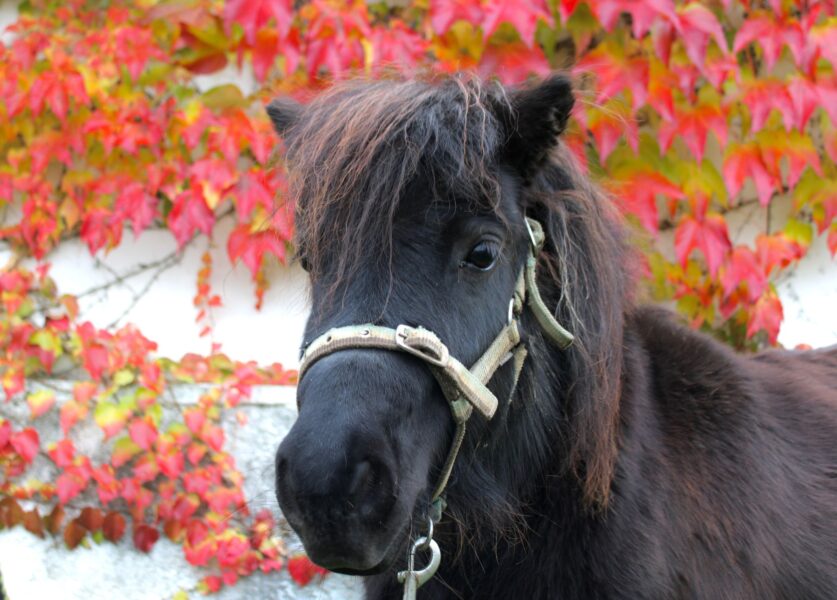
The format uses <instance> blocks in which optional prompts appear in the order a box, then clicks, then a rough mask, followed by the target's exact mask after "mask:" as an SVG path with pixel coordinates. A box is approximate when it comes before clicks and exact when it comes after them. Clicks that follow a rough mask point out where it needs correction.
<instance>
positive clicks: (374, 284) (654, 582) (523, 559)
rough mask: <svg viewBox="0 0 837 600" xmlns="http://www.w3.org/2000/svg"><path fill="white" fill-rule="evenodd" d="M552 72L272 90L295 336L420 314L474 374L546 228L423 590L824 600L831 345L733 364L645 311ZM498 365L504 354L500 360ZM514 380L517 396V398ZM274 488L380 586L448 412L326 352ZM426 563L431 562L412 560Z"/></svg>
mask: <svg viewBox="0 0 837 600" xmlns="http://www.w3.org/2000/svg"><path fill="white" fill-rule="evenodd" d="M572 105H573V96H572V90H571V87H570V84H569V82H568V80H567V79H566V78H563V77H561V76H555V77H552V78H549V79H547V80H545V81H543V82H542V83H540V84H539V85H536V86H530V87H524V88H519V89H506V88H503V87H502V86H500V85H499V84H494V83H491V84H489V83H481V82H479V81H477V80H469V79H466V78H450V79H446V80H443V81H436V82H420V81H409V82H395V81H385V82H377V83H369V82H365V83H364V82H355V83H349V84H343V85H339V86H336V87H335V88H334V89H332V90H331V91H330V92H328V93H326V94H324V95H323V96H321V97H320V98H318V99H317V100H316V101H314V102H313V103H311V104H310V105H307V106H305V107H302V106H300V105H298V104H296V103H294V102H293V101H290V100H277V101H275V102H273V103H272V104H271V105H270V106H269V108H268V112H269V114H270V116H271V118H272V120H273V123H274V125H275V127H276V129H277V131H278V132H279V133H280V134H281V135H282V136H283V138H284V142H285V146H286V159H287V166H288V171H289V174H290V178H291V190H292V192H293V195H294V198H295V200H296V202H297V208H296V210H297V231H298V239H297V244H298V250H299V254H300V257H301V260H302V264H303V266H304V267H305V268H306V269H307V270H308V271H309V273H310V275H311V286H312V301H313V312H312V315H311V317H310V319H309V322H308V325H307V328H306V333H305V341H306V343H310V342H311V340H313V339H314V338H316V337H318V336H320V335H321V334H322V333H323V332H325V331H327V330H329V329H330V328H333V327H337V326H346V325H351V324H362V323H375V324H379V325H383V326H387V327H395V326H396V325H398V324H401V323H405V324H408V325H422V326H424V327H426V328H428V329H430V330H432V331H434V332H435V333H436V334H437V335H438V336H439V337H440V338H441V340H442V341H443V342H444V343H445V344H446V345H447V346H448V348H449V349H450V351H451V354H452V355H453V356H455V357H456V358H458V359H459V360H460V361H462V362H463V363H464V364H466V365H470V364H472V362H473V361H474V360H476V359H477V357H479V356H480V355H481V354H482V353H483V351H484V350H485V349H486V346H487V345H488V344H489V343H490V342H491V340H492V339H493V338H494V336H495V335H496V334H497V332H498V331H499V330H500V329H501V328H502V327H503V326H504V325H505V324H506V319H507V314H508V307H509V299H510V298H511V297H512V296H513V293H514V289H515V280H516V278H517V275H518V273H519V272H520V270H521V266H522V265H523V263H524V261H525V259H526V256H527V252H528V244H529V241H528V240H529V235H528V233H527V231H526V228H525V221H524V217H531V218H534V219H536V220H537V221H539V222H540V223H541V224H543V228H544V230H545V232H546V246H545V247H544V250H543V252H541V255H540V261H539V263H540V264H539V271H538V272H539V287H540V291H541V294H542V295H543V297H544V300H545V301H546V303H547V305H548V306H550V307H552V308H553V309H554V314H555V316H556V317H557V319H558V321H559V322H561V323H562V324H563V325H565V326H566V327H567V328H568V329H569V330H570V331H572V333H574V334H575V342H574V343H573V344H572V345H571V346H570V347H569V348H568V349H566V350H562V349H560V348H558V347H556V346H555V345H554V344H552V343H551V342H550V341H549V340H548V339H547V338H546V337H545V335H544V332H543V330H542V329H541V327H540V326H539V324H538V323H537V322H536V320H535V319H534V317H533V315H532V313H531V311H528V310H524V312H523V314H522V316H521V319H522V320H521V329H522V335H523V342H524V343H525V345H526V347H527V349H528V352H529V357H528V359H527V360H526V362H525V363H524V366H523V371H522V374H521V376H520V381H519V383H518V385H517V386H516V387H514V386H513V382H512V379H513V368H512V366H511V364H509V365H504V366H503V367H501V368H500V369H499V371H498V372H497V374H496V375H495V377H494V378H493V379H492V380H491V384H490V388H491V390H492V391H493V392H494V394H495V395H496V396H497V398H499V399H500V407H499V409H498V410H497V413H496V414H495V415H494V417H493V419H491V420H490V421H489V420H486V419H484V418H483V417H481V416H480V415H475V416H473V417H472V418H471V421H470V423H469V425H468V432H467V435H466V437H465V441H464V445H463V449H462V452H461V454H460V456H459V459H458V462H457V464H456V466H455V468H454V470H453V474H452V477H451V482H450V485H449V487H448V490H447V501H448V509H447V511H446V512H445V514H444V516H443V518H442V521H441V522H440V523H439V524H438V525H437V528H436V534H435V539H436V540H437V541H438V542H439V544H440V546H441V548H442V566H441V568H440V570H439V572H438V573H437V575H436V576H435V577H434V578H433V579H432V580H431V581H430V582H429V583H427V584H426V585H425V586H424V587H422V588H421V590H420V591H419V597H420V598H526V599H529V598H599V597H601V598H605V597H618V598H631V599H633V598H710V599H715V598H759V599H761V598H834V597H837V350H835V349H830V350H820V351H811V352H781V351H770V352H765V353H763V354H759V355H757V356H739V355H736V354H734V353H733V352H731V351H730V350H729V349H728V348H727V347H725V346H723V345H722V344H720V343H718V342H716V341H714V340H712V339H711V338H709V337H707V336H705V335H702V334H700V333H696V332H694V331H692V330H690V329H688V328H687V327H685V326H683V325H681V324H680V323H679V322H678V319H677V318H676V317H674V316H673V315H671V314H669V313H668V312H666V311H664V310H661V309H658V308H652V307H644V306H638V305H637V303H636V302H635V299H634V294H633V290H632V285H631V283H632V281H633V280H634V278H635V277H634V269H633V259H632V253H631V252H630V250H629V249H628V248H627V247H626V244H625V236H624V232H623V229H622V226H621V225H620V223H619V220H618V218H617V217H615V216H614V214H612V212H613V209H612V206H611V204H610V202H609V201H608V200H607V198H605V197H604V196H603V195H602V194H601V193H600V192H599V191H597V190H596V189H595V188H594V187H593V186H592V185H591V184H590V183H589V182H588V181H586V180H585V179H584V178H583V177H582V176H580V173H579V170H578V169H577V167H576V166H575V164H574V162H573V160H572V157H571V155H570V154H569V153H568V152H567V150H566V149H565V147H564V146H563V145H562V143H561V141H560V137H559V136H560V133H561V131H562V130H563V129H564V127H565V125H566V122H567V118H568V116H569V113H570V110H571V108H572ZM510 362H511V361H510ZM513 387H514V391H513V393H512V388H513ZM298 401H299V407H300V412H299V419H298V420H297V422H296V424H295V425H294V427H293V429H292V430H291V432H290V433H289V435H288V436H287V437H286V438H285V440H284V441H283V442H282V444H281V446H280V448H279V451H278V454H277V457H276V467H277V474H276V485H277V495H278V498H279V501H280V504H281V507H282V509H283V511H284V513H285V515H286V517H287V519H288V521H289V522H290V524H291V525H292V527H293V528H294V529H295V530H296V531H297V532H298V533H299V535H300V537H301V538H302V540H303V542H304V544H305V548H306V550H307V552H308V553H309V555H310V556H311V558H312V559H313V560H314V561H315V562H317V563H319V564H320V565H323V566H324V567H327V568H329V569H331V570H334V571H338V572H343V573H351V574H358V575H368V576H369V577H368V579H367V580H366V581H367V584H366V585H367V594H368V597H369V598H375V599H377V598H397V597H400V594H401V588H400V586H399V584H398V583H397V581H396V577H395V572H396V571H397V570H398V569H403V568H404V565H405V557H406V551H407V548H408V545H409V543H410V542H411V540H412V539H414V536H415V535H417V534H419V533H421V532H423V531H424V523H425V518H426V514H427V510H428V500H429V498H430V494H431V491H432V490H431V488H432V486H433V485H435V483H436V481H437V477H438V475H439V473H440V469H441V468H442V464H443V463H444V460H445V457H446V455H447V452H448V449H449V446H450V443H451V437H452V435H453V429H454V424H453V421H452V419H451V414H450V411H449V409H448V404H447V402H446V400H445V397H444V396H443V394H442V390H441V389H440V387H439V385H438V384H437V383H436V380H435V379H434V378H433V376H432V375H431V373H430V371H429V369H428V368H427V366H426V365H425V364H423V363H422V362H421V361H419V360H418V359H416V358H414V357H412V356H410V355H409V354H406V353H399V352H388V351H384V350H375V349H363V350H347V351H342V352H337V353H334V354H331V355H329V356H326V357H325V358H322V359H321V360H319V361H318V362H316V363H315V364H313V365H312V366H311V368H310V369H309V370H308V371H307V372H306V373H305V375H304V377H303V378H302V381H301V382H300V385H299V390H298ZM419 564H423V563H422V562H421V560H419Z"/></svg>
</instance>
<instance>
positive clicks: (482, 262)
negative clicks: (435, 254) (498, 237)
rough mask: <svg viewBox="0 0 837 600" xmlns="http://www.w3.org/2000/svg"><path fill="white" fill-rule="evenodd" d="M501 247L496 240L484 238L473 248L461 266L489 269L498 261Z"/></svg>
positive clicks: (481, 269) (480, 269)
mask: <svg viewBox="0 0 837 600" xmlns="http://www.w3.org/2000/svg"><path fill="white" fill-rule="evenodd" d="M499 255H500V247H499V245H498V244H497V243H496V242H492V241H489V240H482V241H480V242H477V244H476V245H475V246H474V247H473V248H471V251H470V252H469V253H468V256H466V257H465V260H464V261H462V262H461V263H460V265H459V266H460V267H470V268H472V269H477V270H479V271H488V270H490V269H491V268H492V267H493V266H494V263H496V262H497V257H498V256H499Z"/></svg>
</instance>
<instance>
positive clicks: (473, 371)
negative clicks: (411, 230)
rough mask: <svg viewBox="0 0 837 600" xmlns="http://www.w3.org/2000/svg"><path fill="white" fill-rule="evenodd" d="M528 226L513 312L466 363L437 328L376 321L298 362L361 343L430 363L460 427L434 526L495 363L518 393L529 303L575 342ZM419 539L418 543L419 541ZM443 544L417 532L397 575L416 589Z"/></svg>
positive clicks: (318, 343)
mask: <svg viewBox="0 0 837 600" xmlns="http://www.w3.org/2000/svg"><path fill="white" fill-rule="evenodd" d="M526 228H527V230H528V232H529V239H530V241H531V244H530V247H529V256H528V257H527V258H526V264H525V265H524V266H523V268H522V269H521V272H520V275H519V276H518V278H517V284H516V285H515V290H514V296H513V297H512V299H511V301H510V302H509V318H508V322H507V324H506V325H505V326H504V327H503V328H502V329H501V330H500V332H499V333H498V334H497V336H496V337H495V338H494V340H493V341H492V342H491V344H490V345H489V346H488V348H487V349H486V350H485V352H483V353H482V355H481V356H480V357H479V358H478V359H477V361H476V362H475V363H474V365H473V366H472V367H471V368H470V369H468V368H467V367H466V366H465V365H464V364H462V363H461V362H460V361H459V360H457V359H456V358H455V357H453V356H451V354H450V351H449V350H448V347H447V346H445V344H443V343H442V341H441V340H440V339H439V336H437V335H436V334H435V333H433V332H432V331H430V330H427V329H424V328H423V327H410V326H408V325H399V326H398V327H396V328H395V329H393V328H391V327H381V326H378V325H372V324H366V325H347V326H345V327H336V328H334V329H330V330H328V331H326V332H325V333H324V334H322V335H321V336H319V337H318V338H316V339H315V340H314V341H313V342H311V344H309V345H308V347H307V348H306V349H305V352H304V353H303V355H302V364H301V365H300V367H299V380H300V381H301V380H302V378H303V377H304V376H305V373H306V371H307V370H308V369H309V368H310V367H311V365H313V364H314V363H315V362H317V361H318V360H319V359H321V358H322V357H324V356H328V355H329V354H333V353H335V352H339V351H341V350H355V349H360V348H376V349H380V350H392V351H396V352H406V353H408V354H412V355H413V356H416V357H417V358H419V359H421V360H422V361H424V362H425V363H427V365H428V367H429V369H430V372H431V373H433V375H434V377H436V380H437V381H438V382H439V385H440V387H441V388H442V392H443V393H444V395H445V398H447V401H448V404H449V405H450V410H451V415H452V416H453V420H454V422H455V423H456V431H455V433H454V437H453V441H452V443H451V447H450V450H449V451H448V456H447V459H446V460H445V465H444V467H443V468H442V472H441V475H440V477H439V481H438V483H437V484H436V487H435V489H434V491H433V495H432V497H431V511H432V514H431V527H430V531H431V532H432V523H433V522H434V521H438V520H439V518H441V513H442V511H443V510H444V505H445V501H444V498H443V496H442V495H443V493H444V491H445V488H446V487H447V484H448V480H449V479H450V474H451V471H453V466H454V464H455V462H456V457H457V456H458V455H459V450H460V448H461V447H462V440H463V439H464V437H465V425H466V424H467V422H468V419H469V418H470V417H471V414H472V413H473V411H474V409H476V410H477V411H478V412H479V413H480V414H481V415H482V416H483V417H485V418H486V419H491V417H493V416H494V413H495V412H496V410H497V405H498V401H497V397H496V396H495V395H494V394H493V393H492V392H491V390H489V389H488V387H487V384H488V382H489V381H490V380H491V378H492V377H493V376H494V373H495V372H496V371H497V369H498V368H499V367H500V366H502V365H503V364H505V363H506V362H507V361H508V360H510V359H511V360H512V361H513V364H514V379H513V383H512V388H511V391H510V392H509V399H510V400H511V396H512V395H513V394H514V390H515V388H516V387H517V381H518V378H519V377H520V372H521V370H522V368H523V363H524V362H525V360H526V355H527V350H526V346H525V345H524V344H522V343H521V341H520V330H519V328H518V320H519V318H520V315H521V313H522V312H523V306H524V304H526V305H527V306H528V307H529V309H530V310H531V311H532V313H533V314H534V316H535V319H536V320H537V322H538V324H539V325H540V326H541V328H542V329H543V331H544V333H546V335H547V337H548V338H549V339H550V340H551V341H552V342H553V343H554V344H555V345H556V346H558V347H559V348H561V349H562V350H564V349H566V348H568V347H569V346H570V344H572V342H573V335H572V334H571V333H570V332H569V331H567V330H566V329H564V327H563V326H561V324H560V323H559V322H558V321H557V320H556V319H555V317H554V316H553V315H552V312H551V311H550V310H549V308H547V306H546V304H545V303H544V301H543V298H542V297H541V294H540V292H539V290H538V286H537V278H536V272H535V270H536V267H537V258H538V254H539V253H540V251H541V249H542V248H543V244H544V232H543V227H541V224H540V223H538V222H537V221H535V220H534V219H530V218H528V217H527V218H526ZM416 544H419V546H416ZM428 547H430V548H433V557H434V559H433V562H434V563H435V567H434V568H433V569H432V572H428V569H429V567H427V568H425V569H423V570H422V571H415V570H414V569H413V568H412V558H413V556H414V555H415V552H416V550H417V549H426V548H428ZM438 555H439V549H438V546H436V545H435V542H433V540H432V533H429V534H428V535H427V536H426V537H423V538H419V540H416V542H415V543H414V544H413V547H412V550H411V553H410V561H409V562H410V567H409V568H408V570H407V571H403V572H401V573H399V580H401V581H402V582H404V583H405V585H406V586H408V587H411V588H412V589H413V590H415V589H417V588H418V585H420V584H421V583H424V581H426V580H427V579H429V578H430V577H432V575H433V572H435V570H436V568H438V560H439V556H438Z"/></svg>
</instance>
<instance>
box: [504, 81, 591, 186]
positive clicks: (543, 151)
mask: <svg viewBox="0 0 837 600" xmlns="http://www.w3.org/2000/svg"><path fill="white" fill-rule="evenodd" d="M509 101H510V102H509V104H510V110H509V111H507V112H506V118H505V119H503V120H504V121H505V122H506V123H505V124H506V127H507V129H506V131H507V135H508V137H507V141H506V146H505V157H506V160H507V161H509V162H511V163H512V165H513V166H514V167H516V168H517V170H518V171H519V172H520V174H521V176H522V177H523V179H524V181H526V182H527V183H528V181H529V180H530V179H531V178H532V176H533V175H534V174H535V173H536V172H537V171H538V169H539V168H540V167H542V166H543V164H544V163H545V162H546V159H547V156H548V155H549V152H550V151H551V150H552V148H554V147H555V145H556V144H557V143H558V136H559V135H561V133H562V132H563V131H564V129H566V127H567V121H568V119H569V118H570V111H572V108H573V104H574V103H575V98H574V97H573V88H572V83H570V80H569V78H568V77H566V76H564V75H553V76H552V77H550V78H548V79H545V80H544V81H542V82H541V83H539V84H538V85H536V86H535V87H531V88H524V89H520V90H517V91H514V92H512V93H511V94H510V97H509Z"/></svg>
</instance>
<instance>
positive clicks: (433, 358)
mask: <svg viewBox="0 0 837 600" xmlns="http://www.w3.org/2000/svg"><path fill="white" fill-rule="evenodd" d="M415 331H416V329H415V328H413V327H410V326H409V325H399V326H398V327H396V328H395V344H396V345H397V346H398V347H399V348H401V349H402V350H404V352H408V353H410V354H412V355H414V356H418V357H419V358H420V359H422V360H423V361H425V362H428V363H430V364H431V365H435V366H437V367H446V366H447V364H448V360H449V358H450V353H449V352H448V347H447V346H445V345H444V344H443V343H442V342H438V344H439V345H438V347H430V346H426V345H425V346H419V345H417V342H418V343H420V342H421V341H422V340H421V338H419V339H416V338H415V337H412V335H413V333H414V332H415ZM428 333H429V332H428ZM411 339H412V340H413V344H416V345H411V343H410V340H411ZM437 340H438V338H437Z"/></svg>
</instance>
